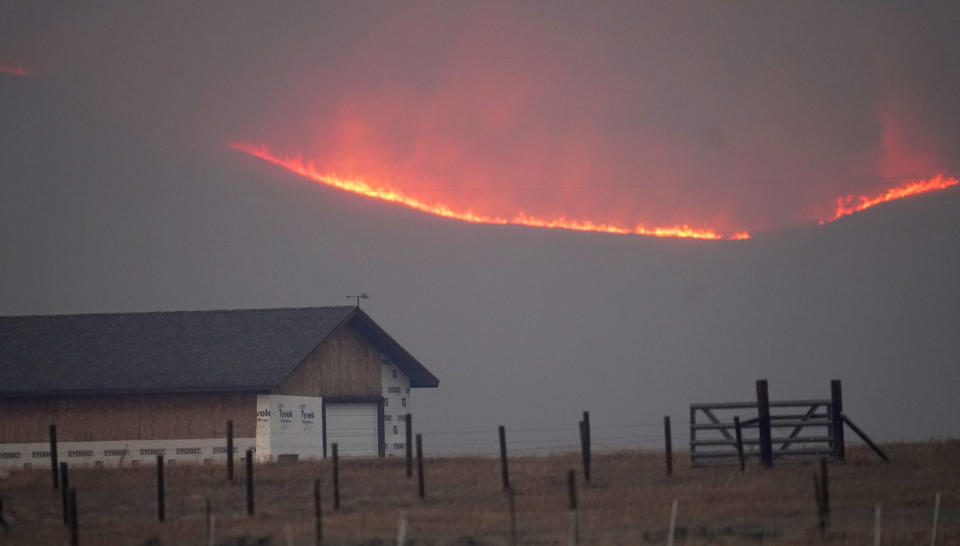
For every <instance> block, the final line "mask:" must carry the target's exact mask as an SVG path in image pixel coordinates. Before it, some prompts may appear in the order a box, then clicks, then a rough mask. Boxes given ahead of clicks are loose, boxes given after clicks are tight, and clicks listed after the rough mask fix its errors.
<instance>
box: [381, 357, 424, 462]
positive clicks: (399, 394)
mask: <svg viewBox="0 0 960 546" xmlns="http://www.w3.org/2000/svg"><path fill="white" fill-rule="evenodd" d="M380 383H381V385H382V389H383V391H382V392H383V400H384V401H383V432H384V435H383V436H384V438H383V439H384V444H385V446H384V448H385V449H384V451H385V452H386V454H387V455H388V456H389V455H402V454H405V453H406V447H407V444H406V442H407V430H406V420H405V416H406V414H408V413H413V404H412V403H411V400H410V378H409V377H407V375H406V374H405V373H403V371H401V370H400V368H398V367H397V366H395V365H394V364H393V363H391V362H390V361H389V360H387V359H383V360H381V365H380ZM414 426H416V424H414Z"/></svg>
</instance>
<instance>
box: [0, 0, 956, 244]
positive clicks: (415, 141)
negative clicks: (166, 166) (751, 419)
mask: <svg viewBox="0 0 960 546" xmlns="http://www.w3.org/2000/svg"><path fill="white" fill-rule="evenodd" d="M74 10H79V11H70V10H67V11H62V10H59V9H56V10H54V9H51V10H44V9H43V7H35V6H34V4H32V3H28V4H27V5H24V6H15V7H9V8H7V9H6V10H5V11H6V12H7V13H6V14H5V15H7V16H5V17H4V23H3V25H4V27H3V34H4V36H5V37H6V39H5V40H4V44H5V45H4V47H3V50H0V56H3V58H5V59H9V60H7V61H6V62H7V63H8V64H12V65H13V64H14V63H15V64H16V66H22V67H24V69H26V70H27V71H29V72H30V73H33V74H36V76H37V77H41V78H44V79H50V80H53V81H55V82H56V83H57V84H58V85H62V86H66V87H69V88H70V89H72V90H74V91H75V92H76V93H78V94H79V95H81V96H82V97H83V100H85V101H87V102H88V104H89V106H90V107H94V108H99V109H103V110H106V111H108V113H109V115H110V116H111V117H112V118H113V119H114V120H116V122H117V123H119V124H122V125H125V126H128V127H130V128H131V130H133V131H136V132H137V133H144V132H149V133H152V134H153V135H156V138H160V139H163V138H173V139H177V140H178V141H180V142H184V139H186V141H187V142H189V143H191V144H192V145H194V146H196V147H197V148H198V149H201V150H203V149H211V148H217V147H222V146H224V145H225V144H226V143H229V142H245V143H256V144H260V145H265V146H268V147H269V148H270V149H272V150H274V152H275V153H277V154H280V155H283V156H300V157H303V158H305V159H306V160H312V161H314V162H315V164H316V165H317V166H318V169H319V170H320V171H321V172H325V173H332V174H337V175H339V176H343V177H348V178H359V179H362V180H364V181H366V182H368V183H369V184H371V185H374V186H377V187H379V186H383V185H386V186H389V187H391V188H396V189H400V190H403V191H404V192H406V193H408V194H410V195H411V196H412V197H414V198H417V199H419V200H421V201H426V202H428V203H431V204H443V205H447V206H449V207H451V208H453V209H455V210H461V211H471V212H474V213H477V214H482V215H488V216H495V217H514V216H516V215H517V214H521V213H522V214H527V215H532V216H536V217H540V218H546V219H554V218H559V217H565V218H570V219H577V220H589V221H592V222H596V223H608V224H615V225H627V226H635V225H637V224H642V225H645V226H673V225H684V224H686V225H689V226H692V227H694V228H703V229H713V230H716V231H718V232H722V233H733V232H738V231H751V232H753V231H757V230H764V229H770V228H780V227H784V226H789V225H794V224H800V223H804V222H810V221H815V220H822V219H824V218H827V217H829V216H830V215H831V214H832V213H833V211H834V209H835V208H836V205H835V203H836V199H837V198H838V197H841V196H845V195H848V194H853V195H874V194H878V193H881V192H883V191H884V190H886V189H888V188H890V187H893V186H896V185H898V184H902V183H904V182H905V181H909V180H915V179H927V178H930V177H933V176H935V175H937V174H951V173H953V174H955V173H956V172H957V170H958V165H957V162H956V157H957V156H958V153H957V152H958V147H960V144H958V142H960V138H958V137H960V130H958V129H957V127H956V124H955V123H952V122H953V121H954V120H955V119H956V115H957V112H958V106H957V102H958V101H956V100H955V90H956V88H957V85H956V84H957V80H958V76H957V71H956V69H955V67H956V66H960V48H957V47H953V46H954V45H955V34H954V29H955V28H956V26H955V24H956V23H957V21H958V16H957V13H956V12H957V11H958V10H957V9H956V7H955V6H953V5H950V4H949V3H944V4H941V5H939V6H938V7H935V8H929V7H927V8H923V9H920V8H911V7H909V5H901V6H898V5H875V4H872V3H868V4H865V5H855V4H853V3H846V4H844V5H841V6H837V5H833V4H822V5H811V4H807V3H804V4H787V5H785V4H778V3H770V2H765V3H756V4H722V3H708V2H703V3H664V4H655V3H636V2H629V3H623V4H614V3H602V4H600V5H597V4H595V3H527V4H519V5H518V4H516V3H476V4H474V3H436V4H433V3H430V4H416V5H407V4H406V3H403V4H398V3H383V4H379V3H345V4H341V3H337V4H307V5H294V4H285V5H283V6H280V7H278V6H262V5H260V6H253V7H241V6H237V5H236V4H235V3H226V4H215V3H204V4H203V5H201V6H192V5H184V6H180V9H177V8H176V7H171V6H169V5H157V6H154V7H145V8H139V9H129V8H126V7H124V8H118V7H116V6H114V7H112V8H111V7H101V6H97V7H96V8H92V7H89V6H87V7H85V8H74ZM48 11H49V12H48Z"/></svg>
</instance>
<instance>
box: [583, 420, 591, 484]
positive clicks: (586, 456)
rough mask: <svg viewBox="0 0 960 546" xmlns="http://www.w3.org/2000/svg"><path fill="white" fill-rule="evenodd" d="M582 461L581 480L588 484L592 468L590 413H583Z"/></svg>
mask: <svg viewBox="0 0 960 546" xmlns="http://www.w3.org/2000/svg"><path fill="white" fill-rule="evenodd" d="M583 443H584V446H586V447H584V450H583V460H584V461H585V464H584V468H583V479H585V480H587V483H590V475H591V472H590V471H591V467H592V466H593V444H592V443H591V438H590V412H589V411H586V410H584V411H583Z"/></svg>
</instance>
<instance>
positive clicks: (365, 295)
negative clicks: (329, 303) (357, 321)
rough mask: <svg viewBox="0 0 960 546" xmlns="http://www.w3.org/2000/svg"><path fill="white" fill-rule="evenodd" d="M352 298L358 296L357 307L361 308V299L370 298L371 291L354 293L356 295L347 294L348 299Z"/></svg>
mask: <svg viewBox="0 0 960 546" xmlns="http://www.w3.org/2000/svg"><path fill="white" fill-rule="evenodd" d="M350 298H356V299H357V309H360V300H362V299H363V300H368V299H370V293H369V292H360V293H359V294H357V295H354V296H347V299H350Z"/></svg>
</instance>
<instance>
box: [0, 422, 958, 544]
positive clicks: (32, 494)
mask: <svg viewBox="0 0 960 546" xmlns="http://www.w3.org/2000/svg"><path fill="white" fill-rule="evenodd" d="M885 449H886V450H887V452H888V453H889V455H890V456H891V458H892V459H893V462H892V463H890V464H885V463H883V462H882V461H880V460H879V459H878V458H877V457H876V456H875V455H873V453H871V452H869V451H867V450H865V449H863V448H859V447H854V448H852V449H850V451H849V455H848V460H847V461H846V462H845V463H834V464H831V466H830V478H831V479H830V492H831V505H832V514H831V525H830V528H829V530H828V532H827V533H826V536H825V537H821V534H820V531H819V528H818V524H817V516H816V508H815V504H814V492H813V479H812V475H813V474H814V472H816V471H817V470H818V465H816V464H803V463H792V464H783V465H778V466H776V467H774V468H772V469H765V468H758V467H756V466H755V465H754V466H748V468H747V471H746V472H745V473H744V474H741V473H740V471H739V468H737V467H719V468H690V467H689V465H688V464H687V463H686V461H685V460H684V457H683V455H682V454H679V455H677V457H676V459H677V464H676V467H675V474H674V476H672V477H667V476H665V473H664V463H663V454H662V453H658V452H653V451H618V452H612V453H604V454H595V455H594V460H593V480H592V483H590V484H585V483H583V481H582V476H581V472H580V465H579V457H578V456H577V454H573V453H569V454H558V455H550V456H538V457H517V458H513V459H511V461H510V474H511V481H512V483H513V486H514V489H515V490H516V496H515V506H516V517H517V529H518V540H517V541H518V543H520V544H566V543H567V541H568V537H567V526H568V521H569V514H568V510H567V485H566V472H567V470H568V469H571V468H572V469H576V471H577V476H578V497H579V504H580V510H579V512H578V520H579V526H580V543H581V544H666V535H667V528H668V522H669V516H670V509H671V504H672V500H673V499H676V500H677V501H678V502H679V511H678V518H677V533H676V543H677V544H748V545H749V544H785V545H786V544H821V543H826V544H873V527H874V506H875V505H876V504H878V503H879V504H880V505H881V506H882V537H883V544H930V540H931V536H930V535H931V528H932V521H933V506H934V495H935V494H936V493H938V492H939V493H941V495H942V501H941V506H940V515H939V524H938V534H937V544H960V499H958V493H960V442H958V441H945V442H933V443H922V444H894V445H888V446H885ZM425 467H426V470H425V475H426V490H427V498H426V499H425V500H423V501H421V500H419V499H418V498H417V485H416V477H414V478H413V479H407V478H406V477H405V473H404V461H403V460H401V459H388V460H343V461H341V498H342V504H343V505H342V508H341V509H340V510H339V511H336V512H334V511H333V501H332V486H331V472H330V465H329V463H328V462H310V463H306V462H304V463H291V464H264V465H257V466H256V467H255V471H254V474H255V483H256V506H257V512H256V516H255V517H253V518H249V517H247V516H246V513H245V510H246V501H245V489H244V483H243V480H244V470H243V466H241V465H239V464H238V466H237V480H236V482H235V483H234V484H228V483H226V482H225V479H224V478H225V471H224V468H223V466H221V465H217V466H186V465H184V466H170V467H168V468H167V472H166V477H167V521H166V522H164V523H159V522H157V520H156V481H155V480H156V475H155V469H154V468H152V467H150V466H146V467H138V468H120V469H103V468H87V469H74V470H73V471H72V473H71V482H72V484H73V485H74V486H75V487H76V488H77V496H78V502H77V504H78V506H79V510H78V521H79V538H80V544H83V545H88V544H106V545H114V544H117V545H120V544H124V545H126V544H129V545H161V544H162V545H181V544H182V545H191V544H196V545H203V544H207V538H206V534H205V533H206V524H205V521H206V520H205V516H204V513H205V504H206V499H209V500H210V502H211V503H212V506H213V513H214V514H215V516H216V526H215V543H216V544H220V545H241V544H273V545H285V544H288V543H291V544H300V545H306V544H314V518H313V480H314V478H315V477H319V478H321V480H322V482H321V483H322V487H323V510H324V514H323V526H324V533H325V541H324V544H354V545H361V544H362V545H374V544H391V543H395V542H396V534H397V527H398V522H399V520H400V517H401V514H405V516H406V520H407V522H408V535H407V537H408V543H409V544H418V545H430V544H437V545H439V544H459V545H469V544H509V543H510V534H509V512H508V498H507V496H505V495H504V493H503V492H501V490H500V469H499V461H498V460H497V459H492V458H491V459H488V458H479V457H477V458H465V457H450V458H436V459H427V460H426V461H425ZM0 495H2V497H3V499H4V513H5V515H6V517H7V519H8V521H9V522H10V525H11V529H10V531H9V532H6V533H4V532H3V531H2V530H0V544H38V545H40V544H42V545H47V544H67V543H68V532H67V529H66V528H65V527H64V525H63V524H62V521H61V505H60V497H59V493H58V492H56V491H54V490H53V489H52V484H51V478H50V473H49V469H42V470H41V469H37V470H28V471H19V472H14V473H12V474H11V475H10V476H9V477H7V478H6V479H0Z"/></svg>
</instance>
